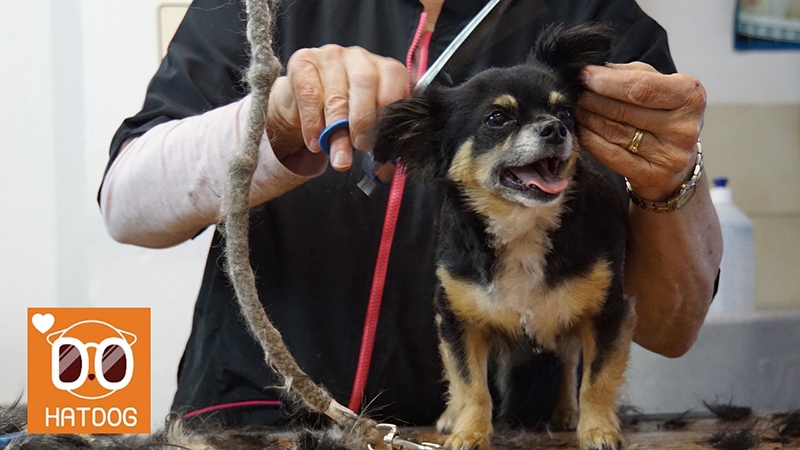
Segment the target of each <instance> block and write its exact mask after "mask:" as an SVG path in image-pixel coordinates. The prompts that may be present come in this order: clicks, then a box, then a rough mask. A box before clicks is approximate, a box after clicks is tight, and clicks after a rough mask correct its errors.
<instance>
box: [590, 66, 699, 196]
mask: <svg viewBox="0 0 800 450" xmlns="http://www.w3.org/2000/svg"><path fill="white" fill-rule="evenodd" d="M583 75H584V78H583V81H584V83H585V85H586V87H587V88H588V90H589V91H588V92H586V93H585V94H584V95H583V96H582V97H581V99H580V101H579V102H578V106H579V108H578V111H577V113H576V116H577V119H578V122H579V123H580V125H581V130H580V141H581V145H582V146H583V147H584V148H585V149H586V150H588V151H589V152H590V153H592V154H593V155H594V156H595V157H596V158H597V159H598V160H600V161H601V162H603V163H604V164H605V165H607V166H608V167H610V168H611V169H612V170H614V171H615V172H617V173H619V174H621V175H624V176H626V177H627V178H628V180H630V182H631V185H632V186H633V189H634V191H635V192H636V194H638V195H639V196H640V197H642V198H646V199H649V200H666V199H668V198H670V197H671V196H672V195H673V194H674V193H675V191H676V190H677V188H678V186H680V185H681V183H683V182H684V181H686V180H687V179H688V178H689V174H690V173H691V171H692V170H693V169H694V166H695V160H696V156H695V155H696V151H697V149H696V148H695V145H696V143H697V141H698V138H699V136H700V130H701V129H702V127H703V114H704V112H705V107H706V91H705V89H704V88H703V85H702V84H700V82H699V81H698V80H696V79H695V78H693V77H691V76H688V75H683V74H673V75H664V74H661V73H658V72H657V71H656V70H655V69H653V68H652V67H651V66H649V65H647V64H644V63H640V62H636V63H630V64H618V65H609V66H589V67H587V68H586V69H585V71H584V74H583ZM637 129H638V130H641V131H642V132H643V133H644V134H643V138H642V141H641V143H640V144H639V146H638V149H637V152H636V153H635V154H634V153H632V152H630V151H628V147H629V145H630V144H631V141H632V139H633V136H634V134H635V133H636V130H637Z"/></svg>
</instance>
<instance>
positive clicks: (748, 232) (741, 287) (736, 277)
mask: <svg viewBox="0 0 800 450" xmlns="http://www.w3.org/2000/svg"><path fill="white" fill-rule="evenodd" d="M727 184H728V179H727V178H715V179H714V187H712V188H711V201H712V202H713V203H714V207H715V208H716V210H717V215H718V216H719V222H720V226H721V227H722V244H723V251H722V267H721V268H720V269H721V271H722V272H721V273H720V280H719V290H718V291H717V295H716V297H714V302H713V303H712V304H711V308H710V309H709V311H708V315H709V317H711V316H720V315H724V314H729V313H749V312H753V311H755V309H756V292H755V267H754V260H755V255H754V250H753V221H752V220H750V218H749V217H747V215H745V213H743V212H742V210H740V209H739V208H737V207H736V205H735V204H734V203H733V195H732V193H731V190H730V189H729V188H728V187H727Z"/></svg>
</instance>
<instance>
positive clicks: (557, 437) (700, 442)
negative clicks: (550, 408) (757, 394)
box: [401, 416, 800, 450]
mask: <svg viewBox="0 0 800 450" xmlns="http://www.w3.org/2000/svg"><path fill="white" fill-rule="evenodd" d="M668 420H669V418H668V417H660V418H643V419H640V420H636V421H634V423H629V424H626V425H624V426H623V435H624V438H625V441H626V445H625V449H626V450H633V449H637V450H650V449H653V450H655V449H658V450H670V449H675V450H678V449H680V450H700V449H712V448H723V449H724V448H737V449H738V448H742V449H745V448H751V449H757V450H783V449H800V437H795V438H781V436H780V435H779V430H780V429H781V426H780V422H779V420H780V419H776V418H773V417H770V416H764V417H757V418H753V417H751V418H747V419H744V420H739V421H723V420H720V419H716V418H709V417H694V418H682V419H681V422H684V425H683V426H681V427H679V428H677V429H675V428H673V427H671V426H670V424H669V423H668ZM747 431H749V432H750V433H751V436H756V437H757V442H758V443H757V444H756V445H755V446H754V447H739V446H729V447H715V446H714V445H712V442H711V441H712V440H713V438H714V437H715V436H717V437H719V436H728V437H731V439H733V440H734V441H737V442H736V443H737V444H738V445H741V442H742V439H741V438H742V435H737V433H740V432H747ZM401 436H403V437H406V436H408V437H411V438H413V439H414V440H415V441H417V442H420V441H427V442H436V443H442V442H443V441H444V437H443V436H441V435H438V434H436V433H434V432H432V431H426V430H401ZM737 438H738V439H737ZM575 441H576V439H575V433H574V432H547V431H541V432H525V433H513V432H512V433H498V435H497V436H494V437H493V439H492V448H493V449H494V450H501V449H502V450H523V449H536V450H571V449H576V448H577V446H576V442H575Z"/></svg>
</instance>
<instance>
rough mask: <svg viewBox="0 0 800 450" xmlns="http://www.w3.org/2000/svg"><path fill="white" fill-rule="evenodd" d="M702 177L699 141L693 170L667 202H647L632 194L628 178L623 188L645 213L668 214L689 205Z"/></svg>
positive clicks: (701, 151) (701, 153) (701, 148)
mask: <svg viewBox="0 0 800 450" xmlns="http://www.w3.org/2000/svg"><path fill="white" fill-rule="evenodd" d="M702 175H703V146H702V144H700V141H697V162H696V163H695V165H694V170H693V171H692V175H691V176H690V177H689V179H688V180H686V181H685V182H684V183H683V184H681V185H680V186H679V187H678V189H677V190H676V191H675V193H674V194H673V195H672V197H671V198H670V199H669V200H665V201H654V200H647V199H644V198H642V197H639V196H638V195H636V193H635V192H633V187H632V186H631V183H630V181H628V178H627V177H626V178H625V187H626V188H627V189H628V195H629V196H630V198H631V202H632V203H633V204H634V205H636V206H638V207H640V208H642V209H645V210H647V211H653V212H670V211H675V210H678V209H681V208H683V207H684V206H686V204H688V203H689V200H691V199H692V197H694V192H695V190H696V189H697V183H698V182H699V181H700V177H701V176H702Z"/></svg>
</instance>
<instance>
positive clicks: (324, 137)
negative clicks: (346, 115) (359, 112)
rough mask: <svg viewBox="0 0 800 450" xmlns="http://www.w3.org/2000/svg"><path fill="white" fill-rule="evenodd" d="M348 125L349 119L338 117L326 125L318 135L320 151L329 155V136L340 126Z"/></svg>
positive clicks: (340, 127)
mask: <svg viewBox="0 0 800 450" xmlns="http://www.w3.org/2000/svg"><path fill="white" fill-rule="evenodd" d="M349 127H350V121H349V120H347V119H340V120H337V121H336V122H333V123H332V124H330V125H328V126H327V127H325V129H324V130H322V133H321V134H320V135H319V146H320V148H322V151H323V152H324V153H325V154H326V155H328V156H330V154H331V136H332V135H333V133H335V132H336V131H339V130H341V129H342V128H349Z"/></svg>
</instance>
